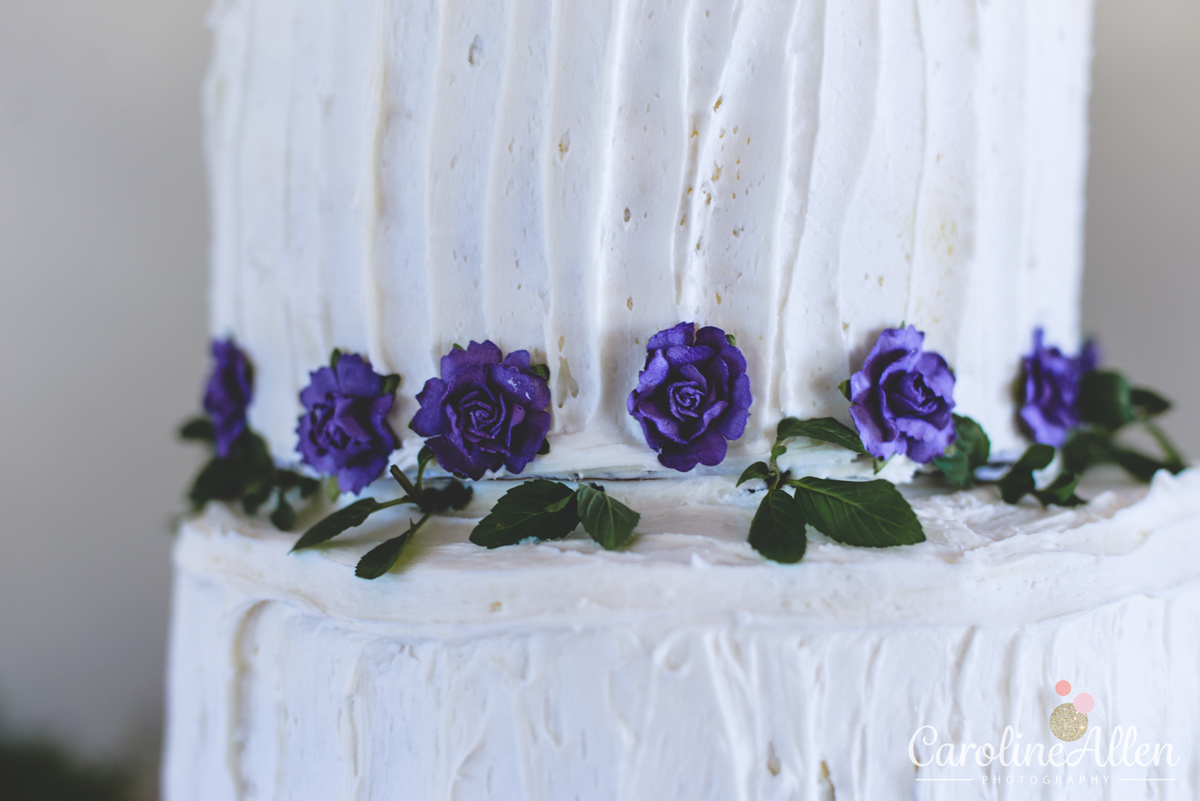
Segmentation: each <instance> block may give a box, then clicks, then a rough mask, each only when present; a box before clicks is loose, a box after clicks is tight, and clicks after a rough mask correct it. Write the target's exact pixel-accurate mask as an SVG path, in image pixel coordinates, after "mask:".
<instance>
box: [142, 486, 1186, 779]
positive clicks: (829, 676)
mask: <svg viewBox="0 0 1200 801" xmlns="http://www.w3.org/2000/svg"><path fill="white" fill-rule="evenodd" d="M668 483H669V484H673V485H674V486H667V487H657V486H655V485H659V484H668ZM610 491H612V492H613V493H614V494H618V495H619V496H621V497H623V498H624V499H625V500H627V501H628V502H630V503H631V504H635V505H639V506H640V507H641V508H642V509H643V511H644V512H645V516H644V517H643V525H641V526H640V527H639V537H638V538H637V539H636V540H635V541H634V543H633V544H632V546H631V547H630V548H628V549H627V550H625V551H621V552H606V551H603V550H600V549H599V548H598V547H597V546H596V545H595V544H594V543H592V542H591V541H590V540H587V539H585V538H584V537H583V536H582V535H580V534H578V533H577V534H575V535H572V536H571V537H569V538H567V539H566V540H562V541H558V542H552V543H526V544H521V545H517V546H510V547H507V548H501V549H496V550H493V551H488V550H486V549H483V548H479V547H477V546H474V545H471V544H469V543H467V542H465V538H466V535H467V533H468V532H469V530H470V527H471V526H472V525H473V524H474V523H475V522H476V521H477V520H478V515H479V514H480V513H481V510H480V508H479V507H486V506H487V505H488V499H487V498H480V499H479V502H478V503H477V504H476V505H475V506H474V507H469V508H468V509H466V510H464V511H463V512H462V513H461V514H460V516H459V517H457V518H455V519H452V520H444V519H439V520H438V522H437V524H436V525H434V526H433V527H432V528H431V529H429V530H423V531H422V532H421V534H420V535H419V537H418V539H417V541H415V542H414V543H413V544H412V545H411V546H410V548H409V550H408V551H407V552H406V554H405V556H404V558H403V559H402V561H401V563H400V564H399V565H398V566H397V568H396V569H395V570H394V571H393V572H392V573H390V574H388V575H385V576H384V577H382V578H380V579H378V580H376V581H365V580H361V579H357V578H355V577H354V576H353V564H354V562H355V561H356V560H357V558H358V557H359V556H360V555H361V554H362V553H363V552H365V551H366V550H367V549H368V548H369V547H370V546H371V545H372V544H373V543H375V542H377V541H378V540H380V539H382V538H384V537H387V536H392V535H394V534H396V533H398V532H399V530H400V529H399V526H400V525H402V523H403V521H401V520H392V521H389V522H384V523H375V524H373V525H371V524H369V526H370V528H369V530H368V531H366V532H365V533H362V534H358V535H356V536H352V537H347V538H345V541H344V542H342V541H341V540H338V541H335V543H333V544H331V545H329V546H325V547H322V548H320V549H317V550H315V551H311V552H305V553H302V554H298V555H289V554H288V552H287V551H288V548H289V547H290V545H291V543H292V542H293V541H294V535H284V534H280V533H278V532H275V531H274V530H272V529H270V528H269V527H266V526H262V525H259V524H257V523H253V522H248V521H246V520H244V519H241V518H238V517H237V516H234V515H232V514H229V513H227V512H224V511H222V510H219V509H216V510H213V511H211V512H210V513H209V514H207V515H206V516H204V517H201V518H198V519H195V520H192V521H191V522H189V523H188V524H187V525H185V527H184V529H183V532H182V534H181V537H180V540H179V543H178V545H177V548H176V565H177V583H176V595H175V607H174V620H173V628H172V632H173V634H172V653H171V680H170V708H171V716H170V729H169V736H168V749H167V767H166V779H167V782H166V788H167V797H168V798H170V799H171V800H172V801H185V800H186V799H193V798H195V799H222V798H235V797H236V798H281V797H286V798H322V799H350V798H372V797H376V796H379V797H391V796H390V795H389V794H394V793H395V792H400V790H399V789H397V788H403V792H405V793H409V794H412V795H414V797H421V798H459V797H462V798H524V799H562V798H576V797H578V798H584V799H600V798H622V799H659V798H689V799H713V801H716V799H730V798H742V799H760V798H761V799H766V798H779V799H783V798H788V799H826V798H831V797H833V796H832V795H831V794H830V793H831V791H830V790H829V789H828V788H829V786H830V785H832V786H833V788H834V789H835V791H836V797H837V798H839V799H872V798H900V797H911V796H913V793H914V792H915V789H914V788H918V787H920V786H922V785H918V784H915V783H914V778H917V777H939V776H940V777H946V776H951V775H957V776H964V775H967V776H970V777H971V778H972V779H973V780H974V781H973V783H970V784H968V783H961V784H955V786H954V791H955V793H954V796H953V797H955V798H993V797H996V796H995V795H994V790H993V789H992V787H991V784H990V783H989V784H987V785H984V784H983V783H982V781H981V780H980V777H981V776H982V775H984V774H988V775H992V774H998V775H1001V776H1003V775H1007V773H1021V774H1025V775H1027V774H1029V773H1031V771H1030V770H1025V769H1022V770H1019V771H1018V770H1015V769H1006V770H1005V771H1003V772H1001V771H1000V770H999V767H998V766H993V768H992V769H991V770H990V771H989V769H985V768H982V767H980V768H978V769H975V767H974V766H973V765H972V766H971V767H970V769H968V768H963V769H951V768H936V767H922V768H920V769H919V770H918V769H917V768H915V767H914V766H913V765H912V763H911V762H910V761H909V756H908V750H907V749H908V741H909V738H910V736H911V735H912V734H913V732H915V731H916V729H917V728H918V727H919V726H923V725H930V726H934V727H935V728H936V729H937V730H938V731H939V732H940V736H941V738H942V740H943V741H948V740H954V741H955V742H967V741H972V742H976V743H984V742H993V743H997V744H998V743H999V742H1000V737H1001V733H1002V731H1003V729H1004V727H1005V726H1006V725H1012V726H1014V727H1016V730H1017V731H1020V732H1023V736H1024V738H1025V739H1024V741H1023V742H1026V743H1028V742H1040V743H1044V744H1045V746H1046V748H1049V747H1050V746H1051V745H1052V744H1053V743H1056V742H1058V741H1057V740H1055V739H1054V738H1053V737H1052V735H1050V733H1049V730H1048V728H1047V727H1046V720H1047V719H1048V715H1049V712H1050V710H1051V709H1052V708H1053V707H1054V706H1056V705H1057V704H1058V703H1060V702H1061V701H1062V700H1063V699H1061V698H1059V697H1058V696H1057V695H1056V694H1055V693H1054V689H1053V688H1054V685H1055V684H1056V683H1057V682H1058V681H1059V680H1061V679H1067V680H1069V681H1071V683H1072V684H1073V685H1074V686H1075V687H1076V691H1087V692H1089V693H1090V694H1091V695H1093V697H1094V698H1096V703H1097V709H1096V710H1095V711H1094V712H1093V713H1092V714H1091V715H1090V718H1091V721H1092V725H1093V726H1103V728H1104V731H1105V732H1106V733H1105V734H1104V737H1105V745H1106V747H1107V742H1108V739H1107V738H1108V736H1109V735H1108V734H1107V732H1108V731H1110V730H1111V729H1112V727H1114V726H1118V725H1120V726H1124V727H1128V726H1130V725H1133V726H1136V727H1137V729H1138V731H1139V732H1140V736H1141V738H1142V740H1143V741H1151V742H1160V743H1167V742H1169V743H1171V744H1172V746H1173V753H1174V755H1175V756H1176V757H1181V758H1182V759H1183V761H1182V762H1181V763H1180V765H1178V766H1176V767H1175V768H1169V767H1167V766H1165V765H1164V766H1161V767H1158V768H1150V769H1147V768H1136V769H1130V768H1125V767H1121V768H1115V769H1114V768H1110V769H1108V770H1103V771H1102V770H1100V769H1098V768H1095V767H1094V766H1093V767H1092V768H1090V769H1089V768H1087V766H1086V765H1085V766H1084V768H1083V769H1080V770H1076V771H1075V775H1079V774H1080V773H1081V772H1082V773H1086V774H1087V775H1089V776H1090V775H1091V774H1092V773H1097V772H1099V773H1107V774H1108V775H1109V776H1110V780H1109V785H1108V791H1107V792H1108V795H1106V796H1105V797H1107V798H1114V799H1123V798H1134V797H1138V798H1140V797H1142V796H1141V795H1140V793H1142V792H1143V791H1144V787H1145V784H1144V782H1143V783H1142V784H1140V785H1139V784H1138V783H1137V782H1123V783H1118V782H1117V779H1116V777H1117V776H1125V777H1135V778H1142V779H1144V778H1145V777H1146V776H1152V777H1154V776H1160V777H1162V776H1165V777H1172V778H1173V780H1174V782H1173V783H1172V784H1171V786H1170V787H1169V788H1167V793H1166V795H1164V796H1161V797H1167V798H1191V797H1194V796H1195V794H1196V792H1197V790H1200V783H1197V780H1196V773H1195V768H1196V764H1197V763H1195V762H1194V761H1193V760H1195V759H1196V758H1197V756H1198V749H1200V740H1198V739H1197V734H1196V731H1195V728H1194V725H1193V721H1194V720H1195V719H1196V716H1197V714H1200V687H1198V686H1197V682H1196V681H1195V672H1194V671H1195V664H1196V660H1197V659H1198V658H1200V473H1198V472H1196V471H1189V472H1187V473H1184V474H1182V475H1180V476H1178V477H1172V476H1169V475H1167V474H1165V473H1163V474H1160V475H1159V476H1157V477H1156V478H1155V480H1154V482H1153V484H1152V486H1151V487H1150V488H1149V490H1148V491H1147V490H1146V489H1145V488H1138V487H1131V486H1127V485H1126V486H1114V487H1112V488H1105V487H1103V486H1100V487H1098V486H1091V487H1088V488H1087V489H1085V490H1084V493H1085V495H1087V496H1088V497H1090V498H1092V500H1091V502H1090V503H1088V504H1087V505H1086V506H1082V507H1078V508H1074V509H1059V508H1051V509H1048V510H1043V509H1041V508H1040V507H1038V506H1037V505H1036V504H1034V503H1032V502H1029V501H1027V502H1023V503H1022V504H1020V505H1017V506H1008V505H1005V504H1002V503H1000V502H999V501H998V499H997V497H996V493H995V490H994V489H991V488H982V489H977V490H972V491H968V492H961V493H955V494H930V493H926V492H924V491H922V490H921V489H920V488H919V487H917V488H914V489H913V490H912V491H911V493H910V494H911V495H912V503H913V506H914V508H915V510H916V512H917V515H918V517H919V518H920V520H921V522H922V525H923V526H924V529H925V532H926V534H927V536H928V541H927V542H925V543H922V544H920V545H915V546H905V547H897V548H886V549H860V548H851V547H847V546H843V545H839V544H836V543H832V542H828V541H826V540H824V539H823V538H822V537H820V535H817V534H815V533H814V532H811V531H810V545H809V550H808V553H807V555H806V556H805V559H804V561H803V562H801V563H799V564H797V565H777V564H774V563H769V562H766V561H765V560H763V559H762V558H761V557H760V556H758V555H757V554H756V553H755V552H754V551H753V550H752V549H750V547H749V546H748V545H747V544H746V542H745V537H746V530H747V526H748V521H749V518H750V516H751V515H752V514H753V506H754V500H755V494H754V493H750V492H745V491H742V490H735V489H733V488H732V486H730V484H729V482H727V481H725V480H724V479H721V478H717V477H713V478H709V479H703V480H698V481H692V482H654V481H643V482H627V483H622V482H613V484H612V486H611V488H610ZM696 532H700V533H696ZM922 753H923V754H924V756H925V757H928V756H929V753H927V752H922ZM1089 770H1090V773H1089V772H1088V771H1089ZM947 771H949V772H947ZM955 771H957V772H955ZM1047 771H1050V775H1053V773H1054V769H1053V768H1040V767H1039V768H1037V769H1036V772H1038V775H1039V776H1040V775H1042V774H1044V773H1046V772H1047ZM1059 772H1060V773H1063V775H1064V776H1066V775H1068V774H1069V773H1070V771H1066V770H1065V769H1064V770H1062V771H1059ZM1094 791H1095V788H1092V790H1091V791H1089V792H1091V793H1092V794H1090V795H1089V794H1088V792H1085V791H1083V790H1081V791H1080V793H1079V794H1078V796H1076V795H1072V794H1070V793H1069V792H1067V793H1065V794H1058V793H1056V794H1055V795H1053V797H1055V798H1058V797H1063V798H1071V797H1081V798H1083V797H1088V798H1090V797H1095V795H1094ZM1042 792H1043V790H1042V789H1041V785H1040V784H1039V785H1038V787H1037V789H1036V791H1035V790H1032V789H1027V790H1025V791H1017V790H1015V789H1009V790H1008V793H1009V795H1008V796H1005V797H1013V798H1042V797H1046V796H1045V795H1039V794H1038V793H1042ZM931 797H934V796H931Z"/></svg>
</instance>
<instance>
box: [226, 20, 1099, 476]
mask: <svg viewBox="0 0 1200 801" xmlns="http://www.w3.org/2000/svg"><path fill="white" fill-rule="evenodd" d="M1090 12H1091V3H1090V1H1089V0H1061V2H1059V1H1056V2H1053V3H1037V2H1033V1H1032V0H1023V1H1020V2H1018V1H1014V2H993V3H976V2H974V1H973V0H971V2H967V0H953V1H952V2H945V3H931V2H925V1H924V0H922V1H921V2H894V3H893V2H867V1H866V0H864V1H863V2H844V3H825V2H812V1H811V0H796V1H795V2H776V1H775V0H770V1H768V0H752V1H751V2H744V1H743V0H717V1H716V2H703V3H701V2H679V3H648V4H647V3H640V2H633V0H594V2H593V1H591V0H589V2H575V3H572V2H564V0H538V1H537V2H518V0H496V1H495V2H472V1H469V0H444V1H443V2H431V1H426V2H417V0H356V2H353V3H344V2H335V1H334V0H315V1H314V2H308V3H296V2H293V0H220V1H219V2H218V3H217V4H216V8H215V10H214V12H213V14H212V18H211V19H212V26H213V29H214V32H215V43H216V44H215V58H214V62H213V66H212V70H211V72H210V76H209V80H208V84H207V90H206V120H207V150H208V163H209V167H210V175H211V183H212V190H213V191H212V211H213V226H214V245H213V263H214V281H213V290H212V301H213V302H212V308H213V315H212V329H213V333H214V335H218V336H224V335H228V334H233V335H236V337H237V338H238V340H239V342H240V343H241V344H242V345H243V346H244V347H245V348H246V349H247V350H248V351H249V353H250V355H251V357H252V358H253V360H254V362H255V365H256V368H257V373H256V399H255V403H254V405H253V407H252V408H251V422H252V424H253V426H254V427H255V428H256V429H257V430H259V431H261V432H263V433H264V434H265V435H266V437H267V438H268V439H269V440H270V443H271V445H272V450H273V452H274V453H275V454H276V456H277V458H279V459H281V460H284V461H288V460H294V459H295V454H294V449H295V433H294V429H295V423H296V417H297V415H298V414H299V411H300V407H299V403H298V399H297V393H298V391H299V389H300V388H301V387H302V386H304V384H305V383H307V376H308V372H309V371H310V370H313V369H316V368H317V367H318V366H320V365H322V364H324V363H325V362H326V361H327V360H328V358H329V354H330V351H331V350H332V349H333V348H335V347H339V348H342V349H348V350H353V351H358V352H361V353H364V354H366V355H367V356H369V358H370V359H371V360H372V362H373V364H374V365H375V366H376V367H377V368H378V369H379V371H380V372H381V373H385V372H398V373H400V374H401V375H402V376H403V383H402V385H401V388H400V395H399V402H398V403H397V404H396V407H395V411H394V416H393V422H394V425H395V428H396V430H397V431H398V432H400V433H401V434H402V435H406V436H404V437H403V440H404V443H403V448H402V450H401V451H399V452H398V453H397V454H396V457H395V459H396V461H397V462H401V463H411V462H412V460H413V458H414V457H415V454H416V451H417V449H418V448H419V447H420V442H419V440H418V438H416V437H415V436H412V435H408V432H407V430H406V429H405V426H406V425H407V423H408V421H409V420H410V419H411V416H412V414H413V413H414V411H415V409H416V402H415V399H414V396H415V394H416V393H417V392H418V391H420V389H421V386H422V385H423V383H424V381H425V380H426V379H427V378H429V377H431V376H434V375H435V374H436V372H437V369H438V358H439V357H440V356H441V355H442V354H444V353H446V352H447V351H448V350H449V348H450V347H451V345H452V344H453V343H463V344H465V342H466V341H468V340H471V339H476V340H483V339H485V338H486V339H492V340H494V341H495V342H496V343H497V344H499V345H500V346H501V348H503V349H504V350H506V351H508V350H515V349H528V350H530V351H531V352H532V353H533V354H534V358H535V359H537V360H540V361H544V362H545V363H546V364H547V365H549V367H550V372H551V378H550V386H551V389H552V391H553V394H554V400H553V406H552V411H553V413H554V422H553V429H552V432H551V437H550V439H551V444H552V446H553V451H552V453H551V454H550V455H549V456H547V457H545V458H543V459H539V460H537V461H535V462H534V463H533V465H531V467H530V468H529V471H528V472H540V473H543V474H555V475H568V474H574V473H590V474H606V475H633V474H645V473H647V472H653V471H660V470H661V469H662V468H661V466H660V465H659V464H658V463H657V461H656V460H655V457H654V454H653V453H652V452H650V450H649V449H648V448H647V447H646V445H645V442H644V440H643V438H642V434H641V431H640V429H639V428H638V426H637V424H636V423H635V422H634V421H633V420H632V419H631V418H630V417H629V415H628V414H627V413H626V410H625V397H626V395H627V394H628V392H629V391H630V389H632V387H633V386H634V384H635V383H636V376H637V371H638V369H639V368H640V367H641V366H642V363H643V360H644V358H645V350H644V348H645V343H646V340H647V338H648V337H649V336H650V335H651V334H653V333H654V332H655V331H658V330H660V329H662V328H666V327H668V326H671V325H674V324H675V323H677V322H679V321H680V320H693V321H696V322H698V323H701V324H710V325H716V326H719V327H721V328H723V329H725V330H726V331H728V332H730V333H732V334H735V335H736V336H737V339H738V342H739V345H740V347H741V348H742V349H743V351H744V352H745V354H746V356H747V359H748V361H749V374H750V377H751V380H752V390H753V394H754V398H755V401H754V405H753V407H752V410H751V411H752V417H751V419H750V424H749V427H748V429H747V431H746V433H745V435H744V436H743V437H742V438H741V440H740V441H739V442H738V443H737V444H736V445H735V446H734V447H733V448H732V449H731V452H730V455H731V460H730V461H729V462H728V463H727V464H725V465H723V466H722V467H721V469H720V472H725V473H729V472H737V471H738V470H739V469H740V468H739V465H740V464H742V463H744V462H745V461H748V460H750V459H754V458H760V457H761V455H762V454H763V453H765V452H766V450H767V448H768V447H769V439H770V436H771V434H772V433H773V431H774V428H775V424H776V423H777V421H778V420H779V419H780V417H781V416H783V415H795V416H801V417H815V416H825V415H834V416H837V417H840V418H842V419H844V420H848V417H847V409H846V403H845V401H844V400H843V399H842V398H841V396H840V395H839V394H838V392H837V389H836V387H837V384H838V383H839V382H841V381H842V380H844V379H845V378H847V377H848V376H849V374H850V372H851V370H852V368H854V367H855V366H857V365H858V364H859V363H860V362H861V359H862V358H863V357H864V356H865V354H866V352H867V350H868V349H869V347H870V345H871V344H872V343H873V341H874V338H875V336H876V335H877V333H878V332H879V331H880V330H881V329H882V328H884V327H888V326H897V325H899V324H900V323H901V322H906V323H911V324H913V325H915V326H917V327H918V328H920V329H922V330H924V331H926V332H927V333H928V339H927V345H928V347H930V348H932V349H935V350H937V351H939V352H941V353H942V354H944V355H945V356H946V358H947V359H948V361H949V362H950V364H951V365H952V366H953V367H954V369H955V370H956V372H957V376H958V386H957V389H956V397H957V400H958V403H959V411H961V412H962V413H964V414H968V415H971V416H973V417H975V418H976V419H978V420H979V421H980V422H981V423H983V424H984V426H985V428H986V429H987V430H988V432H989V433H990V434H991V436H992V438H993V442H994V444H995V445H996V446H997V449H998V450H1001V451H1008V450H1012V449H1014V448H1017V447H1019V441H1018V440H1017V438H1016V434H1015V432H1014V430H1013V424H1012V420H1013V407H1012V401H1011V397H1010V389H1009V388H1010V384H1011V382H1012V381H1013V379H1014V377H1015V376H1016V374H1017V371H1018V367H1019V357H1020V355H1021V353H1022V352H1024V351H1026V350H1027V349H1028V348H1029V344H1030V336H1031V332H1032V330H1033V328H1034V327H1035V326H1037V325H1042V326H1045V328H1046V330H1047V336H1048V339H1049V341H1051V342H1054V343H1057V344H1060V345H1061V346H1063V347H1064V348H1067V349H1070V348H1072V347H1074V346H1075V344H1076V343H1077V340H1078V325H1079V315H1078V308H1077V307H1078V297H1079V277H1080V265H1081V235H1082V212H1083V205H1082V204H1083V180H1084V165H1085V144H1086V100H1087V92H1088V66H1089V58H1090V30H1091V28H1090V26H1091V17H1090Z"/></svg>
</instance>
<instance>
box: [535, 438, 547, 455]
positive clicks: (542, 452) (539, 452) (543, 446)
mask: <svg viewBox="0 0 1200 801" xmlns="http://www.w3.org/2000/svg"><path fill="white" fill-rule="evenodd" d="M549 452H550V440H549V439H544V440H542V444H541V445H539V446H538V449H537V455H538V456H545V455H546V454H547V453H549Z"/></svg>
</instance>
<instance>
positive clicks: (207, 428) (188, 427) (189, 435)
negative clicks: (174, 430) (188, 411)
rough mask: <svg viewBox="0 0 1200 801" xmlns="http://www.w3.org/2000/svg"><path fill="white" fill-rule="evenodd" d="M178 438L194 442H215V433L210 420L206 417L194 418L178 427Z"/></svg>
mask: <svg viewBox="0 0 1200 801" xmlns="http://www.w3.org/2000/svg"><path fill="white" fill-rule="evenodd" d="M179 437H180V439H185V440H192V441H195V442H215V441H216V439H217V431H216V429H215V428H214V427H213V424H212V420H209V419H208V418H207V417H195V418H192V419H191V420H188V421H187V422H186V423H184V424H183V425H182V426H181V427H180V429H179Z"/></svg>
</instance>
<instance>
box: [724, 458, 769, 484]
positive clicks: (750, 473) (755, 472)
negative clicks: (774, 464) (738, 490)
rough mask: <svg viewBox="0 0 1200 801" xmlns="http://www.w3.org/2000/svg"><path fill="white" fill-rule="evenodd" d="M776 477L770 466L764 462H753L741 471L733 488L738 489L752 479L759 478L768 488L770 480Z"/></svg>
mask: <svg viewBox="0 0 1200 801" xmlns="http://www.w3.org/2000/svg"><path fill="white" fill-rule="evenodd" d="M778 475H779V473H778V472H776V471H775V470H772V469H771V466H770V465H769V464H767V463H766V462H755V463H754V464H752V465H750V466H749V467H747V468H746V469H745V470H743V471H742V474H741V476H739V477H738V480H737V484H735V485H734V486H736V487H740V486H742V485H743V484H745V483H746V482H747V481H750V480H751V479H754V478H761V479H762V480H763V481H765V482H767V486H770V484H771V479H773V478H776V477H777V476H778Z"/></svg>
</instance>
